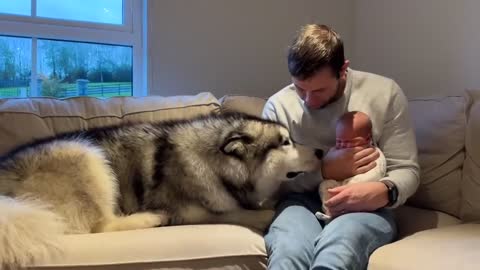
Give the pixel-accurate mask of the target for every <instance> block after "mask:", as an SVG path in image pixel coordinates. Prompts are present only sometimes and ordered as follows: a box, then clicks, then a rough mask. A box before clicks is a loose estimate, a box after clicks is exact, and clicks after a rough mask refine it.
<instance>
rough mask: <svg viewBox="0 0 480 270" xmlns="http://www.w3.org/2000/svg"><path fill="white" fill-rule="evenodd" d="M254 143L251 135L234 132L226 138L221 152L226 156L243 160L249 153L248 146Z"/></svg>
mask: <svg viewBox="0 0 480 270" xmlns="http://www.w3.org/2000/svg"><path fill="white" fill-rule="evenodd" d="M252 142H253V138H252V137H251V136H250V135H248V134H245V133H241V132H232V133H230V134H229V135H228V136H227V137H226V139H225V142H224V143H223V145H222V148H221V150H222V152H223V153H224V154H226V155H231V156H235V157H237V158H239V159H243V157H244V156H245V155H246V153H247V147H246V144H250V143H252Z"/></svg>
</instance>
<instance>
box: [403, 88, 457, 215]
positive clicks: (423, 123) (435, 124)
mask: <svg viewBox="0 0 480 270" xmlns="http://www.w3.org/2000/svg"><path fill="white" fill-rule="evenodd" d="M466 107H467V104H466V102H465V98H464V97H463V96H448V97H442V98H421V99H420V98H419V99H411V100H410V101H409V109H410V115H411V117H412V121H413V125H414V129H415V135H416V140H417V147H418V161H419V164H420V168H421V176H420V186H419V188H418V190H417V192H416V193H415V195H414V196H412V197H411V198H410V199H409V201H408V203H409V204H411V205H414V206H418V207H422V208H429V209H434V210H438V211H442V212H445V213H448V214H452V215H454V216H456V217H458V216H459V209H460V182H461V179H462V165H463V161H464V159H465V151H464V147H465V123H466V116H465V111H466Z"/></svg>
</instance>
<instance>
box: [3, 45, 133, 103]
mask: <svg viewBox="0 0 480 270" xmlns="http://www.w3.org/2000/svg"><path fill="white" fill-rule="evenodd" d="M29 46H30V47H29ZM31 62H32V61H31V39H30V38H16V37H4V36H0V96H31V95H34V94H35V93H37V94H38V95H41V96H53V97H70V96H77V95H79V94H83V95H88V96H98V97H109V96H118V95H120V96H131V95H132V48H131V47H126V46H117V45H104V44H94V43H80V42H70V41H58V40H46V39H38V40H37V76H36V77H37V78H36V79H37V81H36V82H37V83H36V85H37V88H36V89H34V90H36V91H31V90H32V89H30V86H31V70H32V69H31ZM82 87H84V88H82ZM80 90H82V91H80Z"/></svg>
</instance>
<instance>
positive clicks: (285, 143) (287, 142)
mask: <svg viewBox="0 0 480 270" xmlns="http://www.w3.org/2000/svg"><path fill="white" fill-rule="evenodd" d="M282 145H290V140H285V141H283V143H282Z"/></svg>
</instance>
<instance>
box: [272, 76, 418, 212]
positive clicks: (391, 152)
mask: <svg viewBox="0 0 480 270" xmlns="http://www.w3.org/2000/svg"><path fill="white" fill-rule="evenodd" d="M347 111H361V112H364V113H366V114H368V115H369V116H370V119H371V120H372V124H373V139H374V141H375V142H376V144H377V146H378V147H379V148H380V149H382V151H383V153H384V154H385V158H386V160H387V174H386V176H385V177H384V178H383V179H389V180H391V181H393V182H394V183H395V184H396V185H397V187H398V191H399V197H398V201H397V203H396V204H395V205H393V206H392V207H393V208H394V207H397V206H399V205H401V204H403V203H404V202H405V201H406V200H407V199H408V198H409V197H410V196H412V195H413V193H414V192H415V191H416V189H417V187H418V185H419V166H418V162H417V147H416V142H415V135H414V133H413V129H412V125H411V120H410V116H409V113H408V102H407V99H406V97H405V95H404V94H403V92H402V90H401V89H400V87H399V86H398V85H397V84H396V83H395V82H394V81H393V80H391V79H388V78H385V77H382V76H379V75H375V74H371V73H366V72H361V71H356V70H352V69H349V70H348V73H347V82H346V85H345V93H344V95H343V97H342V98H340V99H339V100H337V101H336V102H334V103H332V104H329V105H328V106H326V107H325V108H323V109H317V110H311V109H308V108H307V107H306V106H305V105H304V103H303V101H302V100H301V99H300V97H299V96H298V95H297V93H296V91H295V86H294V85H293V84H291V85H289V86H287V87H285V88H283V89H282V90H280V91H279V92H277V93H276V94H275V95H273V96H272V97H270V98H269V100H268V101H267V103H266V105H265V108H264V110H263V117H264V118H267V119H271V120H274V121H279V122H280V123H282V124H284V125H286V126H287V127H288V129H289V130H290V133H291V135H292V138H293V140H294V141H296V142H298V143H302V144H305V145H309V146H311V147H314V148H318V149H322V150H324V152H325V153H326V151H328V149H329V148H331V147H333V146H335V124H336V121H337V119H338V117H340V116H341V115H342V114H343V113H345V112H347ZM321 180H322V176H321V172H318V173H316V174H306V175H300V176H299V177H297V178H296V179H295V180H294V181H292V182H291V183H289V189H291V190H293V191H297V192H302V191H306V190H314V189H315V188H316V187H317V186H318V184H319V183H320V181H321Z"/></svg>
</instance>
